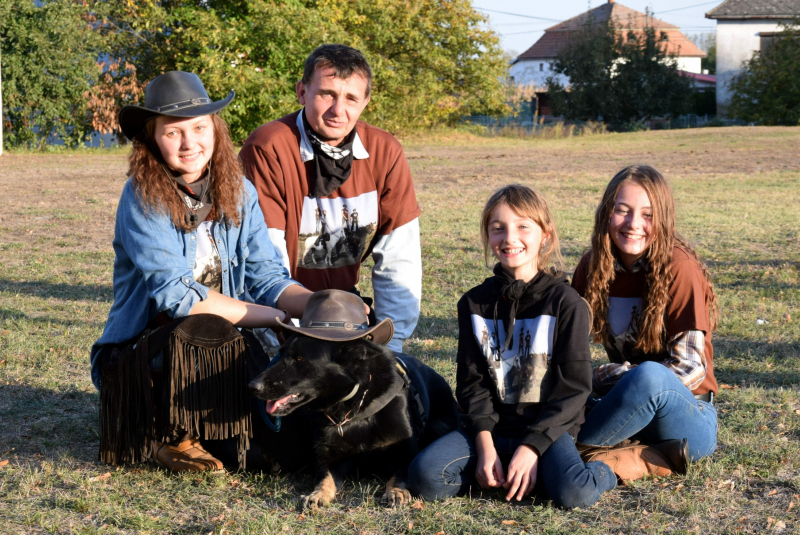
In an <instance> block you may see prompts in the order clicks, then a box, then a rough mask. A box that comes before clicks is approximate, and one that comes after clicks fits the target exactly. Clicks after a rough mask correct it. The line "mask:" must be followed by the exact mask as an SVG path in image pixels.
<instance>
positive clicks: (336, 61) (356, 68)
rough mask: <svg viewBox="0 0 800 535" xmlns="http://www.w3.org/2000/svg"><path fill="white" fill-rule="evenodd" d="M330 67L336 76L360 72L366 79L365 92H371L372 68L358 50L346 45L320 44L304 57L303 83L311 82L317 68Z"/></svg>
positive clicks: (368, 93)
mask: <svg viewBox="0 0 800 535" xmlns="http://www.w3.org/2000/svg"><path fill="white" fill-rule="evenodd" d="M324 67H331V68H332V69H333V73H334V75H335V76H336V77H337V78H344V79H346V78H350V77H351V76H353V75H354V74H360V75H361V76H363V77H364V79H365V80H366V81H367V94H366V96H369V95H370V93H371V92H372V69H371V68H370V66H369V63H367V59H366V58H365V57H364V54H362V53H361V52H360V51H359V50H356V49H355V48H352V47H349V46H347V45H334V44H329V45H320V46H318V47H317V48H315V49H314V51H313V52H312V53H311V55H310V56H308V58H307V59H306V64H305V67H304V68H303V78H302V80H301V82H303V85H308V84H309V83H311V79H312V78H313V77H314V71H316V70H317V68H324Z"/></svg>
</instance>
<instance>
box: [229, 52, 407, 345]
mask: <svg viewBox="0 0 800 535" xmlns="http://www.w3.org/2000/svg"><path fill="white" fill-rule="evenodd" d="M371 86H372V70H371V69H370V66H369V64H368V63H367V61H366V59H365V58H364V56H363V55H362V54H361V52H359V51H358V50H356V49H354V48H350V47H348V46H344V45H322V46H320V47H318V48H317V49H316V50H314V51H313V52H312V53H311V55H310V56H309V57H308V59H306V62H305V68H304V71H303V78H302V79H301V80H300V81H299V82H297V86H296V90H297V98H298V100H299V101H300V104H301V105H303V106H304V108H303V109H301V110H300V111H298V112H295V113H292V114H290V115H287V116H286V117H283V118H281V119H278V120H276V121H272V122H270V123H267V124H264V125H262V126H260V127H258V128H257V129H256V130H255V132H253V133H252V134H251V135H250V137H249V138H248V139H247V141H246V142H245V144H244V147H243V148H242V151H241V152H240V154H239V157H240V159H241V162H242V165H243V166H244V170H245V173H246V174H247V176H248V178H249V179H250V180H251V181H253V183H254V184H255V186H256V189H257V190H258V195H259V202H260V204H261V209H262V211H263V212H264V218H265V220H266V223H267V227H268V230H269V236H270V239H271V240H272V242H273V244H274V245H275V247H276V248H277V249H278V250H279V251H281V253H282V255H283V261H284V264H285V265H286V267H287V268H288V269H289V271H290V272H291V274H292V277H293V278H295V279H296V280H298V281H300V282H301V283H302V284H303V285H305V286H306V287H307V288H309V289H311V290H314V291H317V290H324V289H339V290H349V291H355V285H356V283H357V282H358V274H359V268H360V267H361V263H362V262H363V261H364V260H365V259H366V258H367V256H368V255H369V254H371V255H372V258H373V260H374V263H375V265H374V267H373V269H372V287H373V290H374V292H375V301H374V306H375V315H376V317H377V320H378V321H381V320H383V319H385V318H391V320H392V321H393V322H394V328H395V333H394V338H393V339H392V341H391V342H389V344H388V347H389V348H390V349H391V350H393V351H397V352H400V351H402V344H403V341H404V340H405V339H406V338H408V337H409V336H411V333H412V332H413V330H414V327H416V324H417V319H418V317H419V302H420V296H421V293H422V288H421V280H422V262H421V259H420V246H419V220H418V218H419V214H420V209H419V206H418V205H417V200H416V196H415V194H414V184H413V180H412V178H411V172H410V170H409V168H408V163H407V162H406V159H405V156H404V154H403V149H402V147H401V145H400V143H398V141H397V140H396V139H395V138H394V137H392V136H391V135H390V134H389V133H388V132H385V131H383V130H380V129H378V128H375V127H374V126H371V125H369V124H367V123H365V122H363V121H359V120H358V118H359V117H360V116H361V112H363V111H364V108H366V106H367V104H368V103H369V100H370V90H371ZM345 206H347V207H349V213H350V217H349V219H350V228H349V229H347V228H345V227H346V225H347V221H346V219H344V218H342V225H341V226H337V223H338V219H339V218H332V220H325V219H324V218H325V214H326V213H330V214H337V213H342V214H343V213H345V212H344V211H343V210H344V209H345ZM315 214H322V217H323V220H324V223H323V224H322V227H323V229H320V225H317V224H316V218H315ZM326 226H327V227H328V228H327V229H324V227H326ZM345 231H348V232H345ZM323 251H324V255H325V261H322V262H320V261H318V257H319V256H321V254H322V252H323ZM365 301H366V302H367V303H369V302H370V300H369V299H365Z"/></svg>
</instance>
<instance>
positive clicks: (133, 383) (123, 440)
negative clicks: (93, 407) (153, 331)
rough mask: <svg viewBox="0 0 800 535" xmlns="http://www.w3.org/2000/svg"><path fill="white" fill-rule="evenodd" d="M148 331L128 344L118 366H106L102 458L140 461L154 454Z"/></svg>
mask: <svg viewBox="0 0 800 535" xmlns="http://www.w3.org/2000/svg"><path fill="white" fill-rule="evenodd" d="M149 334H150V333H149V331H145V332H144V333H143V334H142V335H141V336H140V337H139V339H138V340H137V341H136V344H135V345H131V346H128V347H127V348H126V349H125V351H124V353H123V354H122V356H121V358H120V359H119V361H118V362H117V365H116V366H108V367H106V368H104V369H103V379H102V381H101V383H100V460H101V461H103V462H105V463H108V464H114V465H117V464H122V463H137V462H142V461H146V460H148V459H150V458H151V457H152V438H153V437H154V436H156V433H155V425H154V423H155V422H154V416H155V414H154V411H155V409H154V405H153V380H152V378H151V377H150V368H149V366H148V363H147V341H148V336H149Z"/></svg>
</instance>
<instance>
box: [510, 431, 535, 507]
mask: <svg viewBox="0 0 800 535" xmlns="http://www.w3.org/2000/svg"><path fill="white" fill-rule="evenodd" d="M538 469H539V454H538V453H537V452H536V450H535V449H534V448H532V447H531V446H528V445H527V444H520V445H519V447H518V448H517V451H515V452H514V456H513V457H512V458H511V462H510V463H508V481H506V483H505V484H504V485H503V487H504V488H505V489H508V494H507V495H506V501H510V500H511V499H512V498H514V495H515V494H516V497H517V501H520V500H521V499H522V498H523V496H525V495H526V494H530V493H531V492H533V487H535V486H536V471H537V470H538Z"/></svg>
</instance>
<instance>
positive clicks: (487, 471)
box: [475, 431, 506, 489]
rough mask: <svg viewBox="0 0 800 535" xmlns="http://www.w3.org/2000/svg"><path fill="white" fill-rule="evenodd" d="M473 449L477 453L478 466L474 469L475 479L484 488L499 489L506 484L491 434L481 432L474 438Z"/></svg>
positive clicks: (501, 464)
mask: <svg viewBox="0 0 800 535" xmlns="http://www.w3.org/2000/svg"><path fill="white" fill-rule="evenodd" d="M475 449H476V450H477V451H478V466H476V467H475V479H477V480H478V484H479V485H480V486H481V487H483V488H485V489H488V488H492V487H501V486H503V485H504V484H505V482H506V477H505V475H504V474H503V463H502V462H500V458H499V457H498V456H497V450H496V449H495V447H494V441H493V440H492V434H491V433H490V432H489V431H481V432H480V433H478V436H476V437H475Z"/></svg>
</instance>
